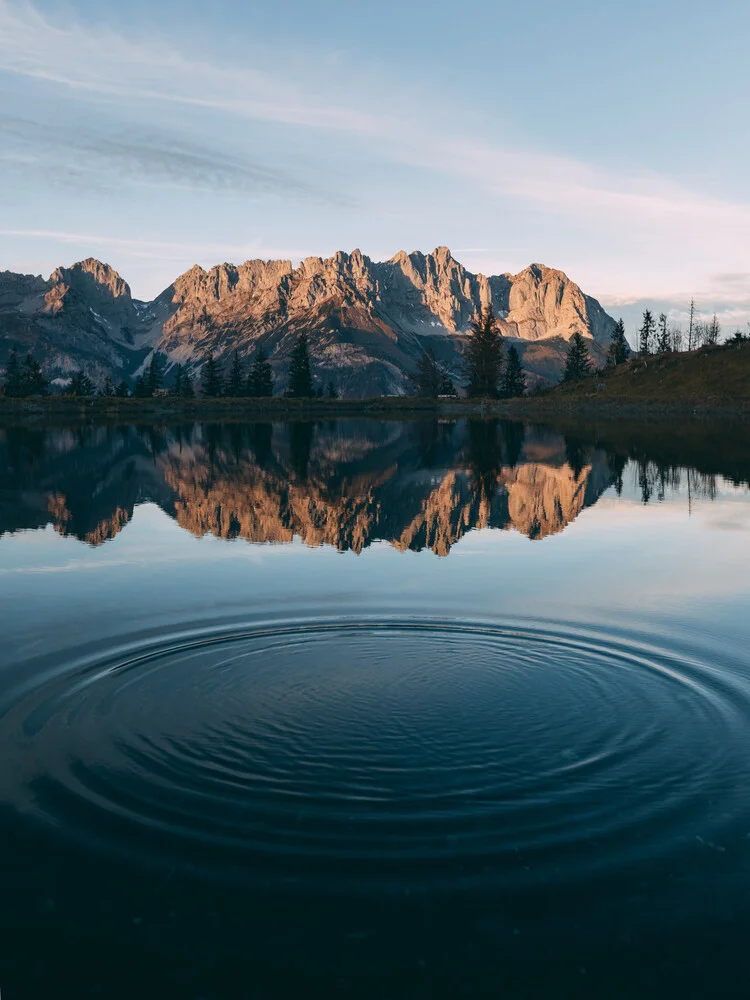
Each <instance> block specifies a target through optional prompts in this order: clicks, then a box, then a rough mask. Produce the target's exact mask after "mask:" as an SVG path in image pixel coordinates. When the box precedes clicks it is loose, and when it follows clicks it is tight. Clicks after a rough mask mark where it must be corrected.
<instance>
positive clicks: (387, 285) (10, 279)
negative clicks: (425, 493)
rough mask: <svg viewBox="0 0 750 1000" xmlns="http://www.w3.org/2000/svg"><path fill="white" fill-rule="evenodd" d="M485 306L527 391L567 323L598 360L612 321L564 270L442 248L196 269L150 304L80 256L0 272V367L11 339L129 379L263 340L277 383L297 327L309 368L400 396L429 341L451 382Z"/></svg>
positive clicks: (48, 363) (62, 369)
mask: <svg viewBox="0 0 750 1000" xmlns="http://www.w3.org/2000/svg"><path fill="white" fill-rule="evenodd" d="M487 307H491V308H492V309H493V310H494V312H495V314H496V316H497V317H498V319H499V322H500V327H501V330H502V333H503V334H504V336H506V337H508V338H511V339H513V341H514V342H515V343H516V344H517V346H518V348H519V351H520V353H521V356H522V363H523V365H524V367H525V369H526V371H527V372H528V374H529V383H530V385H532V386H533V385H536V384H545V383H549V382H553V381H556V380H557V378H558V377H559V373H560V370H561V367H562V363H563V359H564V356H565V353H566V349H567V341H568V340H569V339H570V337H571V336H572V335H573V333H575V332H576V331H578V332H580V333H582V334H583V335H584V337H586V338H588V340H589V349H590V352H591V354H592V357H593V358H594V360H595V361H598V362H601V361H603V359H604V356H605V353H606V347H607V345H608V342H609V339H610V336H611V333H612V330H613V328H614V325H615V321H614V320H613V319H612V318H611V317H610V316H608V315H607V313H606V312H605V311H604V309H603V308H602V307H601V305H600V304H599V303H598V302H597V301H596V299H593V298H591V296H589V295H586V294H585V293H584V292H582V291H581V289H580V288H579V287H578V285H576V284H575V282H573V281H571V280H570V279H569V278H568V277H567V276H566V275H565V274H564V273H563V272H562V271H557V270H554V269H553V268H549V267H545V266H544V265H542V264H531V265H530V266H529V267H527V268H526V269H525V270H523V271H521V272H520V273H519V274H515V275H511V274H501V275H494V276H491V277H486V276H485V275H482V274H472V273H471V272H470V271H467V270H466V268H465V267H464V266H463V265H462V264H461V263H459V262H458V261H457V260H456V259H455V258H454V257H453V256H452V254H451V252H450V250H448V249H447V248H446V247H438V248H437V249H436V250H435V251H433V252H432V253H430V254H426V255H425V254H422V253H419V252H415V253H411V254H406V253H404V252H400V253H398V254H396V256H395V257H393V258H391V259H390V260H388V261H383V262H376V261H372V260H371V259H370V258H369V257H366V256H365V255H363V254H362V253H361V252H360V251H359V250H355V251H353V252H352V253H350V254H348V253H341V252H339V253H336V254H335V255H334V256H333V257H330V258H328V259H325V260H324V259H321V258H319V257H308V258H306V259H305V260H303V261H302V262H301V263H300V264H299V265H298V266H297V267H293V266H292V263H291V262H290V261H280V260H278V261H273V260H272V261H262V260H251V261H246V262H245V263H244V264H241V265H239V266H235V265H234V264H220V265H217V266H215V267H212V268H211V269H210V270H208V271H206V270H204V269H203V268H201V267H198V266H195V267H193V268H191V269H190V270H189V271H186V272H185V273H184V274H182V275H180V277H178V278H177V279H176V280H175V281H174V283H173V284H171V285H170V286H169V287H168V288H166V289H165V290H164V291H163V292H162V293H161V294H160V295H158V296H157V297H156V298H155V299H154V300H153V301H151V302H143V301H140V300H138V299H135V298H133V296H132V294H131V291H130V288H129V286H128V284H127V283H126V282H125V281H124V280H123V278H121V277H120V275H119V274H118V273H117V272H116V271H115V270H114V269H113V268H111V267H110V266H109V265H108V264H103V263H101V262H100V261H98V260H94V259H93V258H89V259H87V260H83V261H80V262H79V263H77V264H73V265H72V266H71V267H59V268H57V269H56V270H55V271H53V273H52V274H51V275H50V277H49V278H48V279H44V278H42V277H41V276H33V275H23V274H15V273H13V272H9V271H5V272H0V365H4V364H5V362H6V359H7V356H8V354H9V352H10V350H11V347H12V346H13V345H17V347H18V349H19V351H21V352H22V353H25V352H26V351H28V350H30V351H32V352H33V353H34V354H35V355H36V357H37V358H38V359H39V360H40V361H41V362H42V365H43V368H44V370H45V373H46V374H47V375H48V377H49V378H50V379H52V380H53V382H54V383H56V384H58V385H60V386H63V385H65V384H67V381H68V380H69V379H70V377H71V375H72V373H73V372H74V371H75V370H77V369H78V368H81V367H83V368H85V369H86V370H87V371H88V373H89V375H90V376H91V377H92V378H93V379H94V381H95V382H97V383H101V382H102V381H103V379H104V377H105V376H106V375H110V376H111V377H112V379H113V380H114V381H116V382H119V381H120V380H121V379H123V378H124V379H125V380H126V381H129V382H131V383H132V381H133V379H134V378H135V377H137V375H138V373H139V372H140V371H142V370H143V369H144V368H145V366H146V365H147V364H148V362H149V359H150V357H151V354H152V352H153V351H158V352H160V353H162V354H164V355H166V357H167V379H169V371H170V370H171V369H172V368H174V366H175V365H176V364H178V363H180V364H183V365H185V366H187V367H188V368H189V369H190V370H192V371H193V373H197V372H198V371H199V369H200V366H201V365H202V363H203V360H204V358H205V357H206V355H207V353H208V352H209V351H211V352H213V353H214V354H215V355H216V356H217V357H218V358H219V359H220V360H222V361H224V362H227V361H228V360H229V358H230V357H231V355H232V354H233V353H234V351H237V352H238V353H239V354H240V356H241V357H243V358H245V359H249V358H251V357H252V355H253V354H254V352H255V351H256V350H257V348H258V347H259V346H260V345H263V347H264V348H265V350H266V351H267V353H268V354H269V355H270V360H271V363H272V365H273V367H274V369H275V372H276V374H277V376H278V380H277V384H278V385H279V386H280V387H281V386H283V382H284V378H285V375H286V370H287V366H288V360H289V355H290V352H291V349H292V347H293V345H294V343H295V341H296V338H297V336H298V334H299V333H300V332H301V331H303V330H304V331H305V332H306V333H307V334H308V336H309V342H310V350H311V356H312V360H313V366H314V375H315V376H316V378H317V379H318V381H319V383H320V384H321V385H327V383H328V382H329V381H333V383H334V384H335V385H336V387H337V388H338V390H339V392H340V393H341V394H342V395H345V396H349V397H354V398H357V397H366V396H376V395H399V394H403V393H404V392H406V391H407V389H408V384H409V376H410V374H411V373H412V372H413V371H414V369H415V365H416V361H417V359H418V357H419V356H420V354H421V353H422V351H423V350H424V349H425V347H427V346H428V345H429V346H431V347H432V348H433V350H434V352H435V354H436V355H437V357H438V358H439V360H440V361H441V362H442V363H443V364H444V365H445V367H446V369H447V370H448V371H449V372H450V373H451V374H452V375H453V376H454V377H455V378H456V379H457V380H459V381H460V379H461V374H462V349H463V346H464V344H465V343H466V338H467V336H469V334H470V326H471V322H472V320H473V318H474V317H475V316H476V315H477V313H478V312H479V311H481V310H482V309H484V308H487Z"/></svg>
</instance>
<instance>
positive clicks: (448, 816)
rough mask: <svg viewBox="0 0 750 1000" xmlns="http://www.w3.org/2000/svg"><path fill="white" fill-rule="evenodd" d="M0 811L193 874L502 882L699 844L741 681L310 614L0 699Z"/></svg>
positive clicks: (690, 664)
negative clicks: (6, 808) (9, 809)
mask: <svg viewBox="0 0 750 1000" xmlns="http://www.w3.org/2000/svg"><path fill="white" fill-rule="evenodd" d="M0 711H2V716H0V748H2V753H3V758H4V760H5V762H6V764H5V767H4V769H3V772H2V775H1V776H0V798H1V799H2V801H4V802H6V803H10V804H12V806H13V807H14V808H15V809H17V810H18V811H19V812H23V813H24V814H25V815H26V818H27V820H28V821H30V822H34V823H37V824H45V825H53V826H54V827H55V828H56V831H57V832H59V834H60V835H61V836H65V837H70V838H75V839H76V840H80V841H82V842H85V843H86V844H87V845H88V846H90V847H91V848H92V849H96V850H104V851H108V852H116V853H119V854H123V855H127V856H128V857H130V858H135V859H136V860H138V861H142V862H143V863H154V862H155V863H158V864H162V865H163V864H168V865H171V866H184V867H187V868H190V869H193V870H196V871H199V872H203V873H205V874H207V875H209V876H210V877H215V878H231V879H234V880H239V881H241V880H248V881H250V882H253V881H255V882H263V883H264V884H267V883H272V884H276V883H278V884H280V885H282V884H285V883H289V882H293V883H295V884H300V883H304V884H306V883H310V884H312V883H315V884H324V885H326V886H329V887H335V886H337V885H344V884H346V885H365V884H366V885H367V886H368V887H373V886H378V887H383V888H392V887H398V888H411V887H416V888H418V887H420V886H436V885H437V886H450V887H453V888H455V887H456V886H459V885H461V884H466V885H472V884H482V885H487V884H497V883H499V884H518V883H524V884H525V883H533V882H536V881H539V880H545V881H550V880H561V881H564V880H566V879H570V878H574V877H580V876H581V875H582V874H583V873H589V872H593V871H595V870H597V869H607V870H610V871H612V870H613V869H616V868H618V867H622V866H626V865H627V864H628V863H629V862H631V861H633V860H634V859H635V858H640V857H643V856H644V855H649V856H657V855H658V854H659V853H661V852H667V851H670V852H674V851H675V850H678V849H679V847H680V845H681V844H683V845H688V844H694V843H695V840H696V838H701V839H702V840H704V841H705V842H707V843H713V842H715V841H716V839H717V838H719V837H720V836H721V824H722V816H728V815H730V814H731V813H732V811H733V809H734V808H735V806H736V804H737V797H738V796H739V795H741V794H742V792H741V789H738V788H737V787H736V780H735V779H736V776H737V775H738V774H739V773H741V772H744V770H745V767H746V765H745V763H744V761H743V755H742V745H743V742H744V741H743V737H742V734H743V732H744V731H745V727H746V726H747V723H748V719H750V699H748V692H747V690H746V687H745V685H744V684H743V683H741V682H740V681H739V680H736V679H732V675H731V674H729V673H726V672H719V671H717V670H713V669H712V668H711V666H709V665H706V664H702V663H700V662H698V661H697V660H695V659H691V658H686V657H685V656H678V655H677V654H676V653H674V652H672V653H670V652H668V651H666V650H659V649H656V648H654V647H653V646H649V645H647V644H645V643H644V642H639V641H637V640H636V639H633V638H627V637H626V636H624V635H619V636H618V637H616V638H615V637H612V636H607V635H604V634H602V633H597V632H595V631H592V630H588V631H586V630H581V631H578V632H574V631H572V630H570V629H567V628H566V629H563V628H556V627H553V626H551V625H549V626H541V625H536V624H534V625H531V624H524V625H522V626H518V627H514V626H513V625H488V624H483V623H467V622H449V621H398V620H393V619H390V620H371V621H346V620H341V621H328V622H321V621H318V620H316V621H310V622H296V623H287V624H276V625H268V626H254V627H247V628H243V629H235V630H233V631H232V632H231V633H215V632H212V633H205V634H203V635H193V636H189V637H185V636H183V637H179V636H177V637H170V638H169V639H162V640H161V641H159V642H156V643H154V642H152V643H150V644H146V645H144V646H142V647H140V648H135V647H131V648H130V649H127V650H125V651H120V652H114V653H110V654H109V655H106V656H102V655H100V654H99V655H97V656H95V657H89V658H88V659H81V660H79V661H78V662H75V663H74V662H72V661H71V662H70V663H68V664H67V665H62V666H58V667H56V669H55V670H54V671H53V672H52V673H51V674H48V675H47V677H46V678H45V680H44V682H43V683H40V682H38V681H36V682H33V681H30V682H27V683H26V685H25V687H17V688H16V689H15V692H14V693H13V694H12V695H10V696H9V697H8V698H6V700H5V703H4V704H3V705H2V706H0Z"/></svg>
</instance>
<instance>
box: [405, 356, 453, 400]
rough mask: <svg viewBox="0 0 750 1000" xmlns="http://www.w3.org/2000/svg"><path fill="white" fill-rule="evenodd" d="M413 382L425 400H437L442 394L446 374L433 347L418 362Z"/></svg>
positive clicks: (419, 394) (418, 393)
mask: <svg viewBox="0 0 750 1000" xmlns="http://www.w3.org/2000/svg"><path fill="white" fill-rule="evenodd" d="M412 380H413V382H414V385H415V387H416V390H417V395H418V396H421V397H422V398H423V399H436V398H437V397H438V396H439V395H440V394H441V390H442V388H443V384H444V382H445V373H444V372H443V369H442V368H441V366H440V364H439V363H438V360H437V358H436V357H435V352H434V351H433V349H432V348H431V347H428V348H427V350H425V351H423V353H422V355H421V357H420V359H419V361H417V371H416V374H415V375H414V376H413V377H412Z"/></svg>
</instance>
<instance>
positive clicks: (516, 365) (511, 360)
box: [502, 344, 526, 399]
mask: <svg viewBox="0 0 750 1000" xmlns="http://www.w3.org/2000/svg"><path fill="white" fill-rule="evenodd" d="M502 387H503V396H505V397H506V398H508V399H510V398H511V397H513V396H523V394H524V393H525V392H526V376H525V375H524V373H523V368H522V367H521V357H520V355H519V353H518V348H517V347H516V345H515V344H511V345H510V347H509V348H508V360H507V362H506V364H505V371H504V372H503V382H502Z"/></svg>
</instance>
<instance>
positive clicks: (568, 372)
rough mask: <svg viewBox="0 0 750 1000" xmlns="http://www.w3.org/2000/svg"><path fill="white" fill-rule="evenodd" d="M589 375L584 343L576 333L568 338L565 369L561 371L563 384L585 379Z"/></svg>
mask: <svg viewBox="0 0 750 1000" xmlns="http://www.w3.org/2000/svg"><path fill="white" fill-rule="evenodd" d="M590 374H591V358H590V357H589V352H588V348H587V347H586V341H585V340H584V339H583V337H582V336H581V334H580V333H579V332H578V331H576V332H575V333H574V334H573V336H572V337H571V338H570V346H569V347H568V356H567V358H566V359H565V369H564V371H563V382H577V381H578V379H581V378H585V377H586V376H587V375H590Z"/></svg>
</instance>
